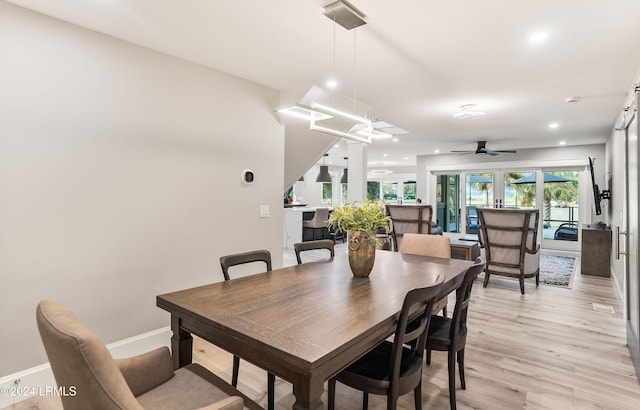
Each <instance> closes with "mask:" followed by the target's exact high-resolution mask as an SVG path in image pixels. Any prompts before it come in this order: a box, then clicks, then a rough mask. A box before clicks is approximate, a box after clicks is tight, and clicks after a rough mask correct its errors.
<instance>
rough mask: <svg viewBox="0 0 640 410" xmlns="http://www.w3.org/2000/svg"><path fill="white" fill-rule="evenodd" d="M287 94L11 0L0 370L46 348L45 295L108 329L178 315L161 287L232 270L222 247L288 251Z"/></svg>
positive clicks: (5, 58)
mask: <svg viewBox="0 0 640 410" xmlns="http://www.w3.org/2000/svg"><path fill="white" fill-rule="evenodd" d="M278 101H279V94H278V93H277V92H276V91H274V90H271V89H268V88H266V87H263V86H260V85H257V84H254V83H251V82H248V81H245V80H242V79H239V78H236V77H232V76H229V75H226V74H223V73H220V72H217V71H214V70H211V69H207V68H204V67H202V66H199V65H195V64H191V63H188V62H185V61H182V60H179V59H176V58H173V57H170V56H167V55H163V54H160V53H157V52H153V51H150V50H147V49H145V48H142V47H138V46H135V45H132V44H129V43H125V42H122V41H119V40H116V39H113V38H111V37H107V36H104V35H101V34H98V33H95V32H91V31H87V30H84V29H81V28H79V27H76V26H73V25H69V24H66V23H62V22H60V21H58V20H55V19H51V18H48V17H45V16H42V15H39V14H35V13H33V12H30V11H27V10H25V9H22V8H20V7H17V6H14V5H11V4H8V3H6V2H3V1H0V312H1V315H0V329H2V330H1V337H0V377H1V376H3V375H7V374H11V373H13V372H16V371H19V370H22V369H25V368H28V367H31V366H34V365H38V364H41V363H44V362H46V357H45V355H44V350H43V349H42V347H41V343H40V340H39V336H38V334H37V329H36V325H35V317H34V312H35V306H36V303H37V302H38V301H39V300H41V299H54V300H57V301H59V302H61V303H62V304H64V305H66V306H67V307H68V308H70V309H71V310H73V311H74V312H76V313H77V315H78V316H79V317H80V319H81V320H83V321H84V322H85V323H86V324H87V325H88V326H90V327H91V328H92V329H93V330H94V331H96V333H97V334H98V336H100V337H101V338H102V339H103V340H104V341H105V342H107V343H109V342H113V341H116V340H121V339H124V338H127V337H130V336H134V335H138V334H141V333H143V332H146V331H149V330H153V329H157V328H160V327H163V326H167V325H168V324H169V316H168V315H167V314H166V313H165V312H164V311H162V310H160V309H158V308H156V307H155V296H156V295H158V294H161V293H165V292H169V291H173V290H178V289H181V288H187V287H191V286H194V285H199V284H205V283H208V282H213V281H219V280H221V279H222V273H221V271H220V267H219V262H218V258H219V257H220V256H221V255H223V254H226V253H231V252H238V251H244V250H250V249H256V248H266V249H269V250H271V252H272V254H273V257H274V264H275V265H276V266H280V265H281V264H282V226H283V220H282V185H283V176H284V172H283V162H284V131H283V127H282V126H281V125H279V124H278V122H277V120H276V118H275V116H274V113H273V110H274V109H275V107H276V106H277V104H278ZM244 168H251V169H253V170H254V171H255V172H256V182H255V183H254V184H253V185H251V186H244V185H242V184H241V183H240V174H241V171H242V169H244ZM260 204H267V205H270V208H271V217H270V218H262V219H261V218H259V206H260Z"/></svg>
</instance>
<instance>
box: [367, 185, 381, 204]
mask: <svg viewBox="0 0 640 410" xmlns="http://www.w3.org/2000/svg"><path fill="white" fill-rule="evenodd" d="M367 198H368V199H369V200H371V201H375V200H376V199H378V198H380V181H367Z"/></svg>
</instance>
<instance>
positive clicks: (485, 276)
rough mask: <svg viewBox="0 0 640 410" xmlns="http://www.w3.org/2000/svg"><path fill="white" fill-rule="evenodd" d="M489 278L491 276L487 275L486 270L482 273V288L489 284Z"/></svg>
mask: <svg viewBox="0 0 640 410" xmlns="http://www.w3.org/2000/svg"><path fill="white" fill-rule="evenodd" d="M489 276H491V275H490V274H489V272H487V271H486V270H485V271H484V283H483V284H482V287H483V288H486V287H487V285H488V284H489Z"/></svg>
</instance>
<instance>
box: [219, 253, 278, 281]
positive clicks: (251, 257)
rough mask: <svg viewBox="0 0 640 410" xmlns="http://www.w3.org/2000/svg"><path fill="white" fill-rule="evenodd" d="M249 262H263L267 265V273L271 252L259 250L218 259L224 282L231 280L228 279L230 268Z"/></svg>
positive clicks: (269, 267) (269, 269) (269, 266)
mask: <svg viewBox="0 0 640 410" xmlns="http://www.w3.org/2000/svg"><path fill="white" fill-rule="evenodd" d="M251 262H264V263H265V264H266V265H267V272H270V271H271V252H269V251H268V250H259V251H251V252H242V253H236V254H233V255H226V256H222V257H220V266H221V267H222V274H223V275H224V280H229V279H231V278H230V277H229V268H230V267H232V266H237V265H242V264H245V263H251Z"/></svg>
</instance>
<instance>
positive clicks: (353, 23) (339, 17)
mask: <svg viewBox="0 0 640 410" xmlns="http://www.w3.org/2000/svg"><path fill="white" fill-rule="evenodd" d="M324 15H325V16H327V17H328V18H329V19H331V20H334V19H335V22H336V23H338V24H340V25H341V26H342V27H344V28H346V29H347V30H351V29H352V28H356V27H360V26H363V25H365V24H367V22H366V21H365V20H364V18H365V15H364V14H362V12H360V10H358V9H357V8H355V7H353V6H352V5H351V4H349V3H347V2H346V1H344V0H338V1H336V2H334V3H331V4H329V5H327V6H325V8H324Z"/></svg>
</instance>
